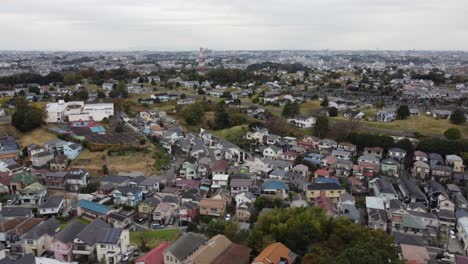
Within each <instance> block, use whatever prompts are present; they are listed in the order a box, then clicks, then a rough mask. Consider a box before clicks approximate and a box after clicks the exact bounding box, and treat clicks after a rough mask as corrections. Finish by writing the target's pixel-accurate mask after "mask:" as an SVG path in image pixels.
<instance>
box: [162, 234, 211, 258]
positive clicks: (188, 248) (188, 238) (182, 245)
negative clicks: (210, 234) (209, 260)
mask: <svg viewBox="0 0 468 264" xmlns="http://www.w3.org/2000/svg"><path fill="white" fill-rule="evenodd" d="M206 240H207V238H206V237H205V236H204V235H201V234H196V233H192V232H188V233H185V234H183V235H182V236H181V237H179V239H177V240H176V241H175V242H174V243H172V244H171V245H170V246H169V247H168V248H167V249H166V250H167V251H169V252H171V253H172V255H174V257H176V258H177V259H178V260H179V261H183V260H184V259H186V258H187V257H188V256H189V255H190V254H192V253H193V252H194V251H195V250H197V248H199V247H200V246H201V245H202V244H203V243H204V242H205V241H206Z"/></svg>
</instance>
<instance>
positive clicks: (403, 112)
mask: <svg viewBox="0 0 468 264" xmlns="http://www.w3.org/2000/svg"><path fill="white" fill-rule="evenodd" d="M408 116H410V110H409V107H408V106H407V105H400V107H398V109H397V117H398V119H406V118H407V117H408Z"/></svg>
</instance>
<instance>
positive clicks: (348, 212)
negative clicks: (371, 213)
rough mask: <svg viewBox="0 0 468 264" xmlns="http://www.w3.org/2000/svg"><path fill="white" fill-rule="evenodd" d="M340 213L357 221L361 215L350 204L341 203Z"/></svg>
mask: <svg viewBox="0 0 468 264" xmlns="http://www.w3.org/2000/svg"><path fill="white" fill-rule="evenodd" d="M341 215H343V216H345V217H346V218H348V219H350V220H354V221H359V220H360V217H361V215H360V213H359V210H358V209H357V208H356V206H354V205H352V204H343V205H341Z"/></svg>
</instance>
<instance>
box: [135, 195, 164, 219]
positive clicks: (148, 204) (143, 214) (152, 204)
mask: <svg viewBox="0 0 468 264" xmlns="http://www.w3.org/2000/svg"><path fill="white" fill-rule="evenodd" d="M160 202H161V199H159V198H156V197H153V196H151V197H148V198H146V199H145V200H143V201H141V202H140V203H139V204H138V216H139V217H140V218H143V219H146V218H148V217H149V216H150V215H152V214H153V211H154V209H155V208H156V206H158V204H159V203H160Z"/></svg>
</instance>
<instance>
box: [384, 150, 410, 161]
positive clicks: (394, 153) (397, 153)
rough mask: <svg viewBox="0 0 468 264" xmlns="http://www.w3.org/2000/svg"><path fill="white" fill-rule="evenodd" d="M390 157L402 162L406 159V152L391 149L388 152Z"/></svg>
mask: <svg viewBox="0 0 468 264" xmlns="http://www.w3.org/2000/svg"><path fill="white" fill-rule="evenodd" d="M388 157H389V158H392V159H394V160H397V161H399V162H402V161H403V159H405V157H406V151H405V150H403V149H401V148H391V149H389V150H388Z"/></svg>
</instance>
